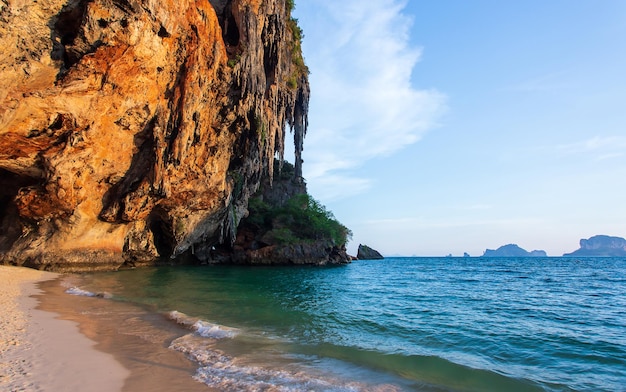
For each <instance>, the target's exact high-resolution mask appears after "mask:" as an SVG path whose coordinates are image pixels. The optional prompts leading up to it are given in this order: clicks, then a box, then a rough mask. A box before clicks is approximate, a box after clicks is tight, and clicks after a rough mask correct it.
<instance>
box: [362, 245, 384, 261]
mask: <svg viewBox="0 0 626 392" xmlns="http://www.w3.org/2000/svg"><path fill="white" fill-rule="evenodd" d="M356 258H357V259H359V260H381V259H384V257H383V255H381V254H380V253H379V252H378V251H377V250H375V249H372V248H370V247H369V246H367V245H363V244H359V250H358V252H357V255H356Z"/></svg>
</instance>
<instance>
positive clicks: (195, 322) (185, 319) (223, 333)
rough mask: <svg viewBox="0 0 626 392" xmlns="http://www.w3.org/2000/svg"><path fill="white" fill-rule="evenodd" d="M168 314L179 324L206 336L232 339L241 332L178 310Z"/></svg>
mask: <svg viewBox="0 0 626 392" xmlns="http://www.w3.org/2000/svg"><path fill="white" fill-rule="evenodd" d="M168 316H169V318H170V319H171V320H173V321H176V322H177V323H178V324H180V325H182V326H184V327H185V328H189V329H191V330H192V331H195V333H197V334H198V335H200V336H202V337H205V338H211V339H226V338H231V339H232V338H234V337H235V336H237V335H238V334H239V332H240V331H239V330H238V329H236V328H230V327H225V326H223V325H218V324H214V323H210V322H208V321H205V320H201V319H199V318H195V317H190V316H188V315H186V314H184V313H181V312H178V311H176V310H174V311H172V312H170V313H169V315H168Z"/></svg>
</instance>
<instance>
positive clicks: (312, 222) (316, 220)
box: [247, 194, 352, 246]
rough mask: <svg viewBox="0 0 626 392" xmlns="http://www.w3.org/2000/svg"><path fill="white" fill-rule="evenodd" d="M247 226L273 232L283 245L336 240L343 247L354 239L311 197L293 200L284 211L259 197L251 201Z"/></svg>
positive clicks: (299, 197) (304, 195)
mask: <svg viewBox="0 0 626 392" xmlns="http://www.w3.org/2000/svg"><path fill="white" fill-rule="evenodd" d="M248 209H249V210H250V215H249V217H248V218H247V222H248V223H250V224H253V225H255V226H257V227H258V228H260V229H262V230H265V231H272V234H273V235H274V238H275V239H276V240H277V241H278V242H279V243H296V242H301V241H305V242H307V241H314V240H324V239H329V240H332V241H333V242H334V243H335V245H338V246H343V245H345V244H346V243H347V242H348V240H349V239H350V238H351V237H352V232H351V231H350V229H348V228H347V227H345V226H344V225H342V224H341V223H340V222H339V221H337V219H336V218H335V217H334V215H333V213H332V212H330V211H328V210H327V209H326V207H324V206H323V205H322V204H321V203H320V202H319V201H317V200H315V199H314V198H312V197H311V196H309V195H307V194H302V195H296V196H294V197H292V198H291V199H290V200H289V201H288V202H287V203H286V204H285V206H283V207H272V206H270V205H268V204H267V203H265V202H264V201H263V200H261V199H260V198H258V197H254V198H251V199H250V202H249V205H248Z"/></svg>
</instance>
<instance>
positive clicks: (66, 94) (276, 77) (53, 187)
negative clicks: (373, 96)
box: [0, 0, 309, 270]
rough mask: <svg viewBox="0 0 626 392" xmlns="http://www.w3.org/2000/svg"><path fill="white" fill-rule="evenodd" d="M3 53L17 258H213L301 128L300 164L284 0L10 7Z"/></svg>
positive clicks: (6, 161) (8, 182)
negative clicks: (205, 253)
mask: <svg viewBox="0 0 626 392" xmlns="http://www.w3.org/2000/svg"><path fill="white" fill-rule="evenodd" d="M212 3H213V4H212ZM0 46H1V47H2V48H3V51H2V53H1V54H0V203H1V204H0V260H2V261H3V262H4V263H12V264H20V265H21V264H25V265H29V266H33V267H37V268H45V269H55V270H97V269H115V268H119V267H120V266H121V265H128V266H135V265H146V264H152V263H154V262H155V261H156V260H158V259H161V260H162V259H171V258H173V257H177V256H187V257H190V258H200V259H201V257H202V256H194V255H193V253H195V249H196V248H206V247H211V246H213V245H215V244H223V243H226V244H228V243H232V242H233V241H234V240H235V238H236V227H237V225H238V223H239V220H240V219H241V217H242V216H244V215H245V213H246V206H247V200H248V197H249V196H250V194H252V193H254V192H255V191H256V190H257V188H258V186H259V182H260V179H261V176H262V174H263V173H270V175H271V173H273V170H272V165H273V162H274V156H275V155H276V154H278V155H279V156H280V157H281V158H282V154H283V148H284V143H285V128H286V127H288V126H289V127H291V128H292V129H293V131H294V142H295V143H296V155H297V160H299V156H300V155H299V154H300V151H301V148H302V142H301V141H302V138H303V137H304V133H305V132H306V122H307V120H306V113H307V110H308V96H309V86H308V81H307V74H306V72H302V69H301V68H300V69H298V67H297V66H295V65H294V62H293V53H292V50H293V48H294V39H293V34H292V31H291V27H290V24H289V10H288V9H287V8H286V4H285V1H284V0H265V1H260V0H214V1H212V2H208V1H202V0H201V1H185V0H177V1H173V0H159V1H155V0H69V1H68V0H48V1H45V2H32V1H20V0H0ZM294 79H295V80H296V81H297V82H296V83H293V80H294ZM300 163H301V162H300ZM200 254H202V252H200ZM200 261H202V260H200Z"/></svg>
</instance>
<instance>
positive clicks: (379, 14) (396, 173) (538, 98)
mask: <svg viewBox="0 0 626 392" xmlns="http://www.w3.org/2000/svg"><path fill="white" fill-rule="evenodd" d="M294 15H295V16H296V17H297V18H298V19H299V21H300V25H301V27H302V28H303V30H304V34H305V38H304V43H303V50H304V55H305V58H306V61H307V64H308V65H309V68H310V70H311V75H310V82H311V89H312V98H311V108H310V113H309V122H310V126H309V133H308V135H307V138H306V139H305V147H304V148H305V150H304V161H305V162H304V176H305V178H306V179H307V184H308V188H309V193H311V194H312V195H313V196H314V197H315V198H317V199H318V200H320V201H321V202H322V203H323V204H325V205H326V206H327V207H328V208H329V209H330V210H332V211H333V213H334V214H335V216H336V217H337V218H338V220H339V221H341V222H342V223H344V224H345V225H346V226H348V227H350V228H351V229H352V231H353V232H354V237H353V240H352V242H351V243H350V244H349V246H348V250H349V251H351V252H352V253H355V252H356V247H357V246H358V244H359V243H365V244H368V245H370V246H372V247H374V248H376V249H378V250H379V251H381V252H382V253H383V254H385V255H397V254H401V255H419V256H443V255H446V254H449V253H452V254H453V255H462V254H463V252H468V253H470V254H471V255H473V256H478V255H481V254H482V253H483V252H484V250H485V249H487V248H491V249H494V248H497V247H499V246H501V245H504V244H508V243H516V244H518V245H519V246H521V247H523V248H525V249H527V250H532V249H543V250H546V251H547V252H548V254H549V255H555V256H558V255H561V254H563V253H565V252H570V251H573V250H575V249H577V248H578V241H579V240H580V239H581V238H588V237H590V236H593V235H596V234H607V235H616V236H621V237H626V202H625V201H626V200H625V196H626V38H625V37H626V1H623V0H599V1H592V0H567V1H566V0H541V1H540V0H524V1H500V0H471V1H469V0H437V1H427V0H424V1H416V0H412V1H399V0H370V1H367V2H364V1H362V0H342V1H340V2H338V1H336V0H299V1H297V4H296V10H295V12H294Z"/></svg>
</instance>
